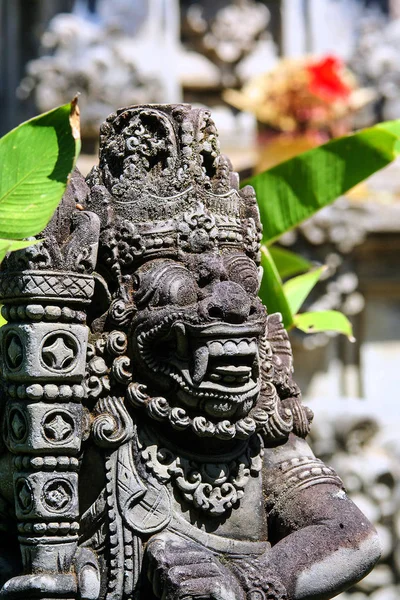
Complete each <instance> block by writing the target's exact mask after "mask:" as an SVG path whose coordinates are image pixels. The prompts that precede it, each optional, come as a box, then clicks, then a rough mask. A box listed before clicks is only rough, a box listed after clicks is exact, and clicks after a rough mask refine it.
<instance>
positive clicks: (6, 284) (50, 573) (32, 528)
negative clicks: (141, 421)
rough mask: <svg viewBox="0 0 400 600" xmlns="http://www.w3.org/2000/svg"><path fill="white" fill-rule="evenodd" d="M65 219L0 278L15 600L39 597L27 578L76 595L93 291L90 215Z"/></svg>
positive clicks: (93, 227)
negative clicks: (18, 568) (17, 557)
mask: <svg viewBox="0 0 400 600" xmlns="http://www.w3.org/2000/svg"><path fill="white" fill-rule="evenodd" d="M72 189H73V186H72ZM72 201H73V204H75V202H76V200H75V201H74V199H73V198H72ZM74 208H75V207H74ZM64 209H65V203H64ZM69 216H70V218H68V220H67V221H66V222H65V223H64V224H63V226H60V218H59V215H56V216H55V218H54V223H55V227H56V228H59V238H58V239H57V238H56V237H55V236H53V235H52V231H51V229H52V227H51V226H49V227H48V228H47V230H46V231H45V232H44V234H43V235H42V236H41V237H44V238H45V241H44V242H42V243H39V244H38V245H34V246H32V247H31V248H28V249H27V250H23V251H21V252H20V253H16V254H14V255H10V257H9V259H8V260H6V261H5V263H4V265H2V267H3V272H2V273H1V274H0V297H1V302H2V303H3V308H2V314H3V316H4V318H5V319H6V320H7V324H6V325H4V326H3V327H2V328H1V329H0V347H1V362H2V364H1V369H2V387H3V390H2V392H3V394H2V396H3V402H4V403H5V406H3V407H2V409H3V412H4V430H3V431H4V433H3V441H4V444H5V446H6V447H7V449H8V451H9V452H10V453H11V454H12V455H13V459H12V460H13V480H12V486H13V490H14V502H15V517H16V521H17V528H18V541H19V544H20V549H21V556H22V562H23V569H24V574H25V575H22V576H19V577H16V578H14V580H11V582H9V584H7V585H8V588H7V590H6V591H7V592H9V593H13V594H17V596H18V597H24V598H25V597H27V596H29V593H32V594H33V592H35V591H36V592H37V591H38V590H36V588H35V587H34V586H35V581H36V580H35V578H33V579H32V577H30V575H36V574H38V575H39V574H44V573H45V574H46V576H47V578H48V577H50V578H53V581H54V582H55V586H56V587H55V589H56V590H57V598H59V597H61V598H62V597H64V595H65V597H68V598H69V597H72V596H74V595H75V594H76V592H77V589H76V588H77V580H76V577H75V576H74V575H73V566H74V560H75V558H76V550H77V545H78V532H79V505H78V471H79V460H78V455H79V453H80V450H81V442H82V438H83V436H84V430H85V412H84V408H83V406H82V399H83V397H84V387H83V385H82V381H83V377H84V375H85V366H86V349H87V340H88V327H87V326H86V313H85V306H86V305H87V304H88V303H89V302H90V299H91V296H92V293H93V291H94V279H93V276H92V274H91V261H90V257H91V255H92V256H94V257H95V254H94V253H93V252H92V250H93V249H95V248H96V240H97V237H96V224H97V217H96V216H95V215H90V214H89V213H79V212H78V211H76V210H75V214H74V212H71V213H70V215H69ZM57 217H58V218H57ZM97 229H98V228H97ZM18 266H19V267H20V268H19V269H16V267H18ZM37 266H39V267H41V268H36V267H37ZM44 266H45V268H43V267H44ZM73 269H75V270H73ZM37 581H39V583H40V578H39V579H38V580H37ZM32 586H33V587H32ZM60 594H61V596H60ZM41 597H49V596H48V594H47V595H44V596H43V594H41ZM50 597H52V596H50Z"/></svg>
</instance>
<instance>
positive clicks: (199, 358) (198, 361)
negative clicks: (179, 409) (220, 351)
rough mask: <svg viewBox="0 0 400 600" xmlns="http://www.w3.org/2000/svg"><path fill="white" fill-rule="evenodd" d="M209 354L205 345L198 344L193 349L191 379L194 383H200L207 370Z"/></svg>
mask: <svg viewBox="0 0 400 600" xmlns="http://www.w3.org/2000/svg"><path fill="white" fill-rule="evenodd" d="M209 354H210V353H209V350H208V348H207V346H200V347H199V348H197V349H196V350H195V351H194V364H193V375H192V379H193V382H194V383H196V384H199V383H201V382H202V381H203V379H204V376H205V374H206V372H207V367H208V357H209Z"/></svg>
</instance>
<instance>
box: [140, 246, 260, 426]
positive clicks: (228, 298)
mask: <svg viewBox="0 0 400 600" xmlns="http://www.w3.org/2000/svg"><path fill="white" fill-rule="evenodd" d="M258 287H259V273H258V270H257V267H256V265H255V263H254V261H252V260H251V259H250V258H249V257H247V256H246V255H245V254H244V253H241V252H231V253H226V254H212V253H210V254H208V253H204V254H191V255H187V257H186V258H183V260H182V262H177V261H174V260H170V259H155V260H151V261H148V262H146V263H145V264H144V265H142V266H141V267H140V268H139V269H138V270H137V272H136V273H135V275H134V279H133V290H134V291H133V295H134V301H135V305H136V307H137V313H136V316H135V318H134V320H133V323H132V329H131V336H132V337H131V339H132V341H133V352H134V357H135V361H134V365H135V370H136V373H137V376H138V379H140V380H142V379H143V380H144V381H145V382H146V383H147V385H148V386H151V387H152V388H153V390H154V389H155V390H157V388H159V389H160V390H162V392H163V393H164V395H165V394H166V393H168V396H169V400H170V402H171V404H175V405H180V404H183V405H185V406H186V407H187V408H189V409H192V411H193V412H194V413H196V414H205V415H208V416H211V417H215V418H219V419H221V418H222V419H223V418H226V417H232V416H234V417H235V418H240V417H243V416H245V415H247V414H248V412H249V411H250V409H251V408H252V407H253V405H254V404H255V402H256V400H257V398H258V394H259V391H260V373H259V355H258V347H259V338H260V336H261V335H262V334H263V333H264V331H265V309H264V308H263V306H262V304H261V302H260V301H259V299H258V298H257V292H258Z"/></svg>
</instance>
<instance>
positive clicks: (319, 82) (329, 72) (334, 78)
mask: <svg viewBox="0 0 400 600" xmlns="http://www.w3.org/2000/svg"><path fill="white" fill-rule="evenodd" d="M342 66H343V64H342V61H341V60H339V59H338V58H336V57H334V56H326V57H325V58H323V59H321V60H320V61H319V62H315V63H312V64H310V65H308V66H306V70H307V73H308V75H309V77H310V81H309V86H308V88H309V90H310V92H311V93H312V94H314V96H317V98H320V100H323V101H324V102H328V103H330V102H335V100H345V99H346V98H348V97H349V95H350V93H351V88H350V87H349V86H348V85H347V84H346V83H345V82H344V81H343V79H342V77H341V76H340V71H341V69H342Z"/></svg>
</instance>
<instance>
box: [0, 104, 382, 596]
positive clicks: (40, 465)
mask: <svg viewBox="0 0 400 600" xmlns="http://www.w3.org/2000/svg"><path fill="white" fill-rule="evenodd" d="M100 140H101V145H100V163H99V166H98V167H94V169H93V170H92V172H91V173H90V174H89V176H88V178H87V183H85V182H84V181H83V178H82V177H81V176H80V174H79V173H75V175H74V177H73V178H72V181H71V184H70V186H69V188H68V191H67V193H66V195H65V197H64V199H63V201H62V203H61V205H60V207H59V209H58V212H57V215H56V216H55V217H54V218H53V220H52V222H51V224H50V225H49V226H48V228H47V230H46V231H45V232H44V234H43V236H42V237H44V241H43V242H41V243H40V244H39V245H38V246H34V247H33V249H27V250H24V251H20V252H18V253H14V254H12V255H11V256H10V257H8V259H7V260H6V261H5V263H4V264H3V266H2V274H1V281H3V282H4V281H5V280H7V283H3V284H2V288H1V289H4V290H5V292H4V294H3V296H2V302H3V303H4V315H5V316H6V318H7V319H8V323H7V325H5V326H4V327H3V328H2V329H1V332H0V333H1V336H2V340H1V347H2V399H3V401H2V404H1V409H2V412H3V424H4V425H3V447H2V458H1V460H2V461H3V462H2V463H1V464H2V471H1V478H0V519H1V525H2V529H4V530H7V528H9V531H8V532H7V533H5V534H4V538H3V539H4V540H6V541H7V547H6V545H4V550H2V549H1V548H0V550H1V553H0V557H1V560H2V561H3V563H4V565H5V567H4V569H3V571H2V572H1V574H0V578H1V580H2V581H1V583H2V584H3V588H2V591H1V593H0V596H1V597H5V598H8V597H12V598H26V597H28V596H35V595H36V596H39V597H41V598H49V599H50V598H54V597H57V598H66V597H69V598H71V597H73V598H75V597H76V598H82V599H85V600H97V599H100V598H101V599H105V600H123V599H128V598H165V599H170V600H172V599H178V598H187V597H191V598H204V597H210V598H214V599H215V600H228V599H231V598H235V599H243V600H244V599H246V600H264V599H265V600H278V599H279V600H284V599H286V600H295V599H298V600H300V599H301V598H321V599H322V598H329V597H332V596H334V595H335V594H337V593H339V592H340V591H342V590H343V589H345V588H346V587H347V586H349V585H351V584H352V583H353V582H355V581H357V580H358V579H360V578H361V577H362V576H363V575H365V574H366V573H367V572H368V571H369V570H370V569H371V568H372V566H373V564H374V563H375V561H376V560H377V558H378V556H379V544H378V542H377V537H376V533H375V532H374V529H373V527H372V526H371V525H370V524H369V523H368V521H367V520H366V518H365V517H364V516H363V515H362V513H360V511H359V510H358V509H357V508H356V507H355V505H354V504H352V502H351V501H350V500H349V499H348V498H347V496H346V494H345V492H344V490H343V486H342V482H341V480H340V479H339V477H338V476H337V475H336V474H335V472H334V471H333V469H331V468H330V467H327V466H325V465H324V464H323V463H322V462H321V461H320V460H318V459H316V458H315V457H314V455H313V453H312V452H311V450H310V448H309V447H308V445H307V443H306V441H305V439H304V438H305V437H306V436H307V434H308V432H309V430H310V422H311V420H312V413H311V411H309V410H308V409H307V408H306V407H304V406H303V405H302V403H301V395H300V390H299V388H298V387H297V385H296V384H295V383H294V381H293V379H292V371H293V366H292V354H291V348H290V344H289V340H288V336H287V333H286V331H285V330H284V328H283V326H282V323H281V319H280V315H276V314H275V315H267V314H266V311H265V308H264V307H263V306H262V304H261V302H260V300H259V299H258V298H257V292H258V287H259V278H260V275H261V273H260V268H259V261H260V253H259V249H260V238H261V226H260V221H259V216H258V208H257V203H256V198H255V195H254V191H253V190H252V188H249V187H246V188H244V189H243V190H239V186H238V178H237V175H236V174H235V173H233V172H232V168H231V166H230V163H229V160H228V159H227V158H226V157H224V156H222V155H221V154H220V152H219V147H218V136H217V132H216V129H215V126H214V124H213V122H212V120H211V117H210V114H209V113H208V111H206V110H203V109H192V108H191V107H190V106H188V105H160V106H156V105H153V106H143V107H130V108H127V109H123V110H120V111H118V112H117V113H116V114H113V115H111V116H110V117H109V118H108V119H107V121H106V122H105V123H104V124H103V126H102V128H101V132H100ZM77 206H78V208H76V207H77ZM82 207H84V210H83V211H82V210H81V208H82ZM82 224H85V228H84V229H83V230H82V229H80V225H82ZM80 257H84V259H81V258H80ZM38 273H39V275H40V277H41V280H40V281H41V285H40V286H38V285H36V286H33V287H32V286H31V282H32V281H33V280H34V278H35V277H36V275H37V274H38ZM75 273H77V274H78V275H79V277H82V278H84V279H85V281H86V283H85V287H84V292H83V291H82V289H83V288H78V287H77V288H76V293H74V294H73V295H71V294H70V293H69V290H68V286H65V287H64V288H63V287H62V285H60V287H59V291H60V294H59V295H58V297H57V298H56V297H55V295H54V293H53V290H54V285H53V283H51V285H50V286H47V285H46V282H47V280H49V281H50V282H53V281H55V282H56V284H57V285H58V283H59V282H65V280H66V279H69V280H70V281H71V282H74V281H75V279H74V277H75ZM14 281H16V282H18V285H14ZM35 281H36V280H35ZM46 290H48V292H47V291H46ZM93 290H94V293H93ZM91 293H93V297H92V298H91V296H90V294H91ZM3 465H4V467H3ZM10 515H12V518H11V519H10ZM14 531H18V535H17V534H15V535H14V533H13V532H14ZM78 534H79V535H78ZM13 536H14V537H13ZM12 541H13V543H14V546H16V542H17V543H18V545H19V549H20V554H18V552H17V550H18V548H15V550H16V553H15V557H14V556H13V554H12V553H11V552H10V548H11V549H14V546H11V542H12Z"/></svg>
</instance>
